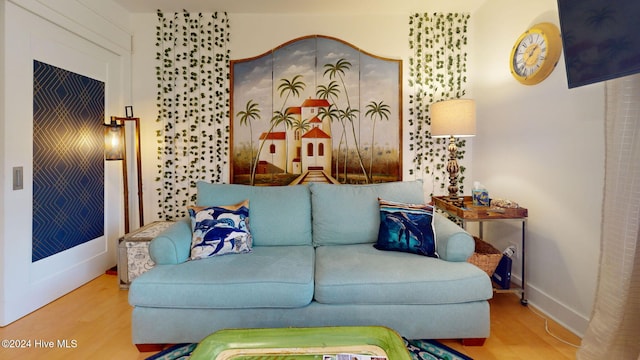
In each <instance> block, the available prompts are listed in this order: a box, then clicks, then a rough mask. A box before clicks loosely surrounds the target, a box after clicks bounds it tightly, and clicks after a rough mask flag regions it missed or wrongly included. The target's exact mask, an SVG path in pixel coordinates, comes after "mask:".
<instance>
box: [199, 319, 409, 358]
mask: <svg viewBox="0 0 640 360" xmlns="http://www.w3.org/2000/svg"><path fill="white" fill-rule="evenodd" d="M338 353H350V354H358V355H368V356H379V357H386V358H387V359H390V360H411V356H410V355H409V352H408V351H407V349H406V347H405V344H404V341H403V340H402V338H401V337H400V336H399V335H398V333H396V332H395V331H393V330H391V329H389V328H386V327H382V326H340V327H315V328H280V329H233V330H220V331H217V332H215V333H213V334H211V335H209V336H207V337H206V338H204V340H202V342H200V344H198V346H197V347H196V349H195V350H194V352H193V354H192V355H191V358H190V360H204V359H207V360H210V359H217V360H223V359H224V360H226V359H229V360H231V359H233V360H256V359H265V360H267V359H268V360H276V359H277V360H285V359H286V360H291V359H323V356H324V355H335V354H338Z"/></svg>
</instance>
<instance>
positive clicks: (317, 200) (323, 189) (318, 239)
mask: <svg viewBox="0 0 640 360" xmlns="http://www.w3.org/2000/svg"><path fill="white" fill-rule="evenodd" d="M309 188H310V190H311V206H312V208H313V243H314V245H339V244H362V243H374V242H376V240H377V239H378V229H379V227H380V210H379V206H378V198H383V199H385V200H389V201H397V202H406V203H415V204H420V203H424V201H425V199H424V193H423V190H422V181H419V180H416V181H404V182H403V181H397V182H389V183H381V184H372V185H330V184H321V183H311V184H310V185H309Z"/></svg>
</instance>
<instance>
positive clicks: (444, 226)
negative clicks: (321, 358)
mask: <svg viewBox="0 0 640 360" xmlns="http://www.w3.org/2000/svg"><path fill="white" fill-rule="evenodd" d="M197 187H198V196H197V205H202V206H214V205H228V204H235V203H238V202H241V201H243V200H245V199H249V209H250V230H251V234H252V236H253V249H252V252H250V253H245V254H228V255H224V256H216V257H211V258H206V259H201V260H192V261H189V260H188V258H189V254H190V244H191V224H190V221H189V219H184V220H181V221H178V222H177V223H176V224H174V225H172V226H171V227H170V228H168V229H167V230H165V231H164V232H163V233H162V234H160V235H159V236H158V237H156V238H155V239H154V240H153V241H152V242H151V244H150V246H149V251H150V255H151V257H152V259H153V260H154V261H155V262H156V266H155V267H154V268H153V269H151V270H149V271H148V272H146V273H144V274H142V275H141V276H139V277H138V278H136V279H135V280H134V281H133V283H132V284H131V287H130V289H129V303H130V304H131V305H132V306H133V307H134V308H133V313H132V333H133V334H132V335H133V342H134V344H136V345H138V347H139V348H143V347H144V346H145V344H168V343H169V344H170V343H184V342H198V341H200V340H201V339H203V338H204V337H206V336H207V335H209V334H210V333H212V332H214V331H216V330H220V329H228V328H270V327H310V326H313V327H317V326H343V325H344V326H347V325H360V326H362V325H381V326H387V327H390V328H392V329H395V330H396V331H397V332H398V333H400V334H401V335H402V336H404V337H407V338H413V339H438V338H440V339H445V338H446V339H474V341H475V343H480V344H481V343H482V341H483V339H485V338H486V337H488V336H489V325H490V322H489V303H488V299H490V298H491V297H492V296H493V291H492V287H491V282H490V280H489V277H488V276H487V275H486V274H485V273H484V272H483V271H482V270H480V269H479V268H477V267H475V266H474V265H471V264H469V263H467V262H466V260H467V258H468V257H469V256H470V255H471V254H472V252H473V250H474V241H473V238H472V237H471V236H470V235H469V234H468V233H466V232H465V231H464V230H463V229H462V228H460V227H459V226H458V225H456V224H454V223H453V222H451V221H449V220H448V219H446V218H444V217H443V216H441V215H438V214H436V215H435V216H434V225H435V232H436V241H437V251H438V254H439V256H440V258H439V259H438V258H433V257H426V256H421V255H415V254H410V253H404V252H395V251H382V250H377V249H376V248H374V247H373V244H374V243H375V242H376V240H377V234H378V229H379V225H380V213H379V206H378V198H382V199H385V200H391V201H397V202H407V203H424V201H425V199H424V193H423V186H422V182H421V181H407V182H394V183H382V184H375V185H328V184H319V183H312V184H309V185H296V186H283V187H254V186H244V185H229V184H210V183H205V182H199V183H198V184H197Z"/></svg>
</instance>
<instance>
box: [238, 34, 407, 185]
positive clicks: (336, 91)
mask: <svg viewBox="0 0 640 360" xmlns="http://www.w3.org/2000/svg"><path fill="white" fill-rule="evenodd" d="M231 69H232V94H231V96H232V107H231V112H232V121H231V134H232V141H231V145H230V148H231V182H233V183H240V184H252V185H286V184H295V183H302V182H308V181H323V182H333V183H373V182H388V181H397V180H400V179H401V176H402V163H401V159H402V143H401V142H402V135H401V134H402V106H401V98H402V93H401V83H402V79H401V76H402V62H401V60H394V59H385V58H381V57H377V56H374V55H371V54H368V53H366V52H364V51H362V50H360V49H358V48H356V47H354V46H353V45H351V44H348V43H346V42H344V41H341V40H338V39H334V38H330V37H325V36H320V35H314V36H308V37H303V38H299V39H295V40H292V41H290V42H288V43H286V44H284V45H282V46H280V47H278V48H276V49H274V50H273V51H270V52H268V53H266V54H263V55H260V56H257V57H254V58H250V59H241V60H232V62H231Z"/></svg>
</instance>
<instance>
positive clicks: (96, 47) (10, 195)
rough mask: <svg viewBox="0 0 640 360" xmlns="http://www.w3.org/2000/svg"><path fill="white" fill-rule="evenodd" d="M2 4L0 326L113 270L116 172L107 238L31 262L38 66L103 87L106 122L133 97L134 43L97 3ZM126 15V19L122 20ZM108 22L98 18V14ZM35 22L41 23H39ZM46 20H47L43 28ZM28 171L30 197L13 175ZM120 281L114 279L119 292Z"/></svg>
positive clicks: (112, 11) (108, 182) (108, 173)
mask: <svg viewBox="0 0 640 360" xmlns="http://www.w3.org/2000/svg"><path fill="white" fill-rule="evenodd" d="M83 2H84V4H85V5H80V3H79V2H78V1H73V0H61V1H58V2H56V3H55V6H53V4H52V3H51V2H49V1H41V2H40V1H35V0H15V1H11V2H9V1H3V6H4V13H3V17H2V21H3V26H4V34H3V43H4V44H3V47H2V53H3V62H2V66H3V68H2V71H3V72H4V79H3V81H2V88H3V89H2V92H1V93H0V95H2V101H3V103H4V106H3V107H2V113H0V114H1V115H0V126H1V127H2V129H3V131H2V132H0V134H1V135H2V148H3V149H2V151H1V152H0V154H1V155H2V156H1V157H0V165H1V167H2V183H1V184H2V206H1V207H2V210H1V211H0V215H1V216H2V219H1V220H0V275H1V277H0V288H1V289H2V293H1V295H2V297H1V298H0V326H5V325H7V324H9V323H10V322H12V321H14V320H16V319H18V318H20V317H22V316H24V315H26V314H28V313H29V312H31V311H33V310H35V309H37V308H39V307H41V306H43V305H45V304H47V303H49V302H50V301H52V300H54V299H56V298H58V297H60V296H62V295H64V294H66V293H67V292H69V291H71V290H73V289H75V288H76V287H78V286H80V285H81V284H83V283H85V282H87V281H89V280H91V279H93V278H95V277H96V276H98V275H100V274H102V273H104V271H105V270H106V269H108V268H109V267H111V266H113V265H114V264H115V254H116V251H115V249H116V245H117V239H118V237H119V236H120V235H121V233H122V232H121V228H122V221H121V214H122V202H120V201H118V200H113V199H119V198H120V196H119V194H121V193H122V187H121V185H120V182H121V181H122V180H121V178H120V172H119V169H118V168H117V166H116V165H117V164H115V163H114V164H109V163H108V164H106V165H105V166H106V168H105V220H104V221H105V234H104V236H101V237H99V238H96V239H93V240H91V241H89V242H87V243H84V244H82V245H79V246H76V247H74V248H71V249H69V250H66V251H63V252H60V253H58V254H55V255H53V256H50V257H47V258H45V259H42V260H40V261H37V262H35V263H32V261H31V256H32V254H31V244H32V197H33V193H32V186H31V183H32V179H33V160H32V159H33V150H32V147H33V146H32V141H31V139H32V138H33V60H39V61H43V62H45V63H48V64H50V65H53V66H56V67H60V68H64V69H66V70H69V71H72V72H75V73H78V74H81V75H85V76H88V77H91V78H94V79H97V80H100V81H103V82H105V96H106V104H105V111H106V113H107V114H110V113H116V112H119V111H120V110H119V109H123V108H124V99H126V98H128V97H129V91H130V88H129V86H128V85H127V84H128V80H129V79H128V78H129V73H130V60H129V58H130V54H129V48H130V35H129V34H128V33H127V32H126V31H124V30H122V28H121V26H122V24H123V23H118V25H116V24H114V23H113V22H112V21H110V20H107V19H106V18H104V17H103V16H104V15H105V14H108V15H111V16H112V18H113V19H117V18H120V19H123V17H124V19H125V20H126V18H127V16H128V15H127V14H126V13H124V12H122V10H121V9H119V8H117V7H116V8H111V7H108V6H104V3H101V2H99V1H97V0H84V1H83ZM118 11H120V12H118ZM99 13H100V14H102V15H103V16H99V15H97V14H99ZM36 14H37V15H36ZM45 19H46V20H45ZM15 166H22V167H23V168H24V185H25V186H24V189H22V190H13V189H12V180H11V176H12V171H11V169H12V168H13V167H15ZM116 284H117V280H116V278H115V277H114V286H116Z"/></svg>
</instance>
